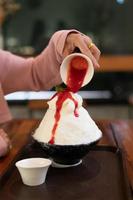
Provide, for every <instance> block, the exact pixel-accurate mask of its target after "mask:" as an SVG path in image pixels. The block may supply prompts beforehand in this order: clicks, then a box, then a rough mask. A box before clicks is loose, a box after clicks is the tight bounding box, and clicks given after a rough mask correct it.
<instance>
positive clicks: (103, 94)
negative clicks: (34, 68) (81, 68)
mask: <svg viewBox="0 0 133 200" xmlns="http://www.w3.org/2000/svg"><path fill="white" fill-rule="evenodd" d="M132 19H133V0H108V1H107V0H95V1H94V0H89V1H88V0H78V1H76V0H73V1H72V0H67V1H64V0H56V1H52V0H16V1H15V0H0V48H1V49H5V50H8V51H10V52H12V53H14V54H17V55H20V56H24V57H29V56H36V55H38V54H39V53H40V52H41V51H42V50H43V49H44V47H45V46H46V45H47V44H48V41H49V39H50V37H51V36H52V34H53V33H54V32H55V31H57V30H62V29H78V30H79V31H81V32H83V33H85V34H87V35H89V36H90V37H91V38H92V40H93V41H94V43H96V45H97V46H98V47H99V49H100V50H101V53H102V55H101V59H100V65H101V68H100V69H98V70H96V71H95V75H94V77H93V80H92V81H91V82H90V84H88V85H87V86H85V87H83V88H82V89H81V91H80V94H81V95H82V97H83V99H84V106H85V107H86V109H87V110H88V111H89V113H90V114H91V116H92V117H93V118H95V119H131V118H133V25H132ZM54 91H55V90H54V88H52V90H51V91H40V92H32V91H31V92H25V91H22V92H17V93H13V94H10V95H7V96H6V99H7V101H8V103H9V106H10V108H11V111H12V114H13V116H14V117H15V118H22V117H23V118H31V117H32V118H42V116H43V115H44V113H45V111H46V109H47V104H46V101H47V99H49V98H50V97H51V96H52V94H53V93H54Z"/></svg>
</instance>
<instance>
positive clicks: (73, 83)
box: [67, 56, 88, 92]
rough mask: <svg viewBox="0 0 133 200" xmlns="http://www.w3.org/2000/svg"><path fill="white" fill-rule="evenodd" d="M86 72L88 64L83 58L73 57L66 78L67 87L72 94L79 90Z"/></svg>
mask: <svg viewBox="0 0 133 200" xmlns="http://www.w3.org/2000/svg"><path fill="white" fill-rule="evenodd" d="M87 70H88V63H87V61H86V59H85V58H83V57H80V56H76V57H74V58H73V59H72V60H71V62H70V66H69V70H68V76H67V87H68V88H69V90H70V91H72V92H77V91H79V89H80V88H81V86H82V84H83V81H84V78H85V75H86V73H87Z"/></svg>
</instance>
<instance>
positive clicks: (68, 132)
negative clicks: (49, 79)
mask: <svg viewBox="0 0 133 200" xmlns="http://www.w3.org/2000/svg"><path fill="white" fill-rule="evenodd" d="M82 103H83V100H82V97H81V96H80V95H78V94H74V93H72V92H70V91H65V92H59V93H57V94H56V95H55V96H54V97H53V98H52V99H51V100H50V101H49V102H48V105H49V108H48V110H47V112H46V114H45V116H44V118H43V120H42V121H41V123H40V125H39V127H38V129H37V130H36V132H35V134H34V138H35V139H36V140H38V141H39V142H44V143H49V144H56V145H79V144H88V143H92V142H93V141H96V140H98V139H99V138H100V137H101V131H100V130H99V128H98V127H97V125H96V124H95V122H94V121H93V120H92V119H91V117H90V115H89V113H88V112H87V110H86V109H85V108H83V106H82Z"/></svg>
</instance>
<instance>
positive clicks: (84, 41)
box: [63, 33, 100, 68]
mask: <svg viewBox="0 0 133 200" xmlns="http://www.w3.org/2000/svg"><path fill="white" fill-rule="evenodd" d="M90 44H93V43H92V40H91V38H90V37H88V36H86V35H84V34H82V33H69V34H68V36H67V38H66V43H65V46H64V50H63V57H66V56H67V55H69V54H71V53H73V52H74V50H75V48H76V47H77V48H78V49H79V50H80V52H81V53H83V54H85V55H86V56H88V57H89V58H90V59H91V61H92V63H93V65H94V67H95V68H98V67H100V66H99V64H98V60H99V57H100V50H99V49H98V48H97V46H96V45H95V44H93V45H92V46H91V47H90V48H89V45H90Z"/></svg>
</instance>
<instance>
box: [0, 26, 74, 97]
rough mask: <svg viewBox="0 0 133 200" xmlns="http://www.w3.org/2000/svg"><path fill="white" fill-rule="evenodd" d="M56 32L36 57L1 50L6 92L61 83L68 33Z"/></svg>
mask: <svg viewBox="0 0 133 200" xmlns="http://www.w3.org/2000/svg"><path fill="white" fill-rule="evenodd" d="M70 32H77V31H75V30H66V31H58V32H56V33H55V34H54V35H53V36H52V38H51V40H50V42H49V44H48V46H47V47H46V48H45V50H44V51H43V52H42V53H41V54H40V55H39V56H37V57H36V58H28V59H25V58H21V57H19V56H15V55H13V54H11V53H9V52H5V51H2V50H0V60H1V63H0V81H1V84H2V88H3V92H4V94H8V93H11V92H14V91H20V90H35V91H38V90H46V89H50V88H51V87H53V86H55V85H57V84H60V83H61V77H60V74H59V68H60V64H61V62H62V51H63V48H64V43H65V40H66V37H67V35H68V33H70Z"/></svg>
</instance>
